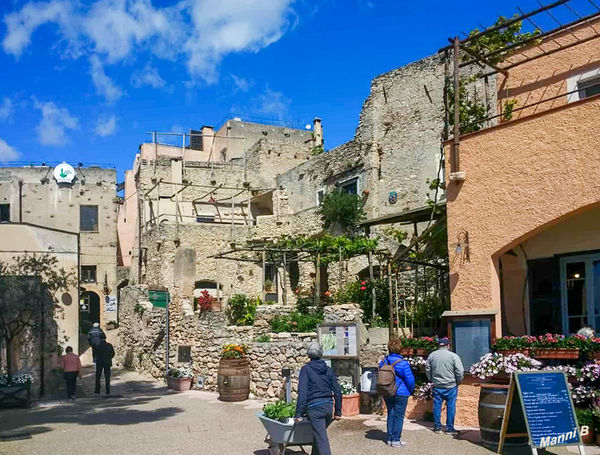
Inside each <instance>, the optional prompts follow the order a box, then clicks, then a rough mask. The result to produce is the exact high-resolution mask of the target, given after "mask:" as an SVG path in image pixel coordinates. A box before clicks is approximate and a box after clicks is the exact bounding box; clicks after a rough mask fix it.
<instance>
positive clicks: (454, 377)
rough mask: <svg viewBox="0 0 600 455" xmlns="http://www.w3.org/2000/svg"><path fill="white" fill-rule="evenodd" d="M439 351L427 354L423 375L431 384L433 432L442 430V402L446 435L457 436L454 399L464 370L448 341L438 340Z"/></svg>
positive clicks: (446, 339) (445, 339) (444, 339)
mask: <svg viewBox="0 0 600 455" xmlns="http://www.w3.org/2000/svg"><path fill="white" fill-rule="evenodd" d="M438 345H439V349H437V350H435V351H433V352H432V353H431V354H429V357H428V358H427V364H426V365H425V374H426V375H427V379H428V380H429V382H432V383H433V423H434V426H433V431H434V432H436V433H439V432H440V430H441V429H442V401H445V402H446V411H447V414H446V431H445V433H446V434H450V435H457V434H458V431H456V430H455V429H454V416H455V415H456V397H457V396H458V385H459V384H460V383H461V382H462V380H463V375H464V372H465V370H464V368H463V365H462V362H461V361H460V357H459V356H457V355H456V354H455V353H454V352H452V351H451V350H450V340H448V338H446V337H444V338H440V339H439V340H438Z"/></svg>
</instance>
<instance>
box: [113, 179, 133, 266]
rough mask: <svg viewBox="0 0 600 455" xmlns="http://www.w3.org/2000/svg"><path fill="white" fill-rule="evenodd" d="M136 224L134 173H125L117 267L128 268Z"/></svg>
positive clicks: (118, 223) (118, 226)
mask: <svg viewBox="0 0 600 455" xmlns="http://www.w3.org/2000/svg"><path fill="white" fill-rule="evenodd" d="M136 223H137V197H136V187H135V174H134V171H132V170H129V171H125V189H124V197H123V204H122V205H121V207H120V209H119V218H118V222H117V233H118V235H119V257H118V258H117V259H118V265H119V266H125V267H129V266H130V265H131V256H132V254H133V242H134V240H135V230H136Z"/></svg>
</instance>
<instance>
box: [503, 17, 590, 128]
mask: <svg viewBox="0 0 600 455" xmlns="http://www.w3.org/2000/svg"><path fill="white" fill-rule="evenodd" d="M599 26H600V18H596V19H594V20H593V21H591V22H589V23H587V24H586V23H584V24H580V25H577V26H576V27H572V28H570V29H568V30H565V31H562V32H560V33H554V34H552V35H550V36H549V37H547V38H545V39H544V40H543V41H542V42H541V43H539V46H532V47H529V48H528V49H526V50H524V51H522V52H517V53H515V54H513V55H511V56H510V57H508V58H507V59H506V60H505V61H504V62H503V63H502V64H501V65H500V66H507V65H510V64H512V63H517V62H519V61H523V60H524V59H525V58H530V57H533V56H536V55H540V54H541V49H543V50H544V51H551V50H552V49H557V48H558V47H559V45H560V46H568V45H570V44H573V43H574V42H576V41H577V40H585V39H590V38H591V37H592V36H594V35H596V34H597V33H598V32H597V31H596V30H598V27H599ZM594 28H595V29H596V30H594ZM599 56H600V38H594V39H590V40H589V41H586V42H584V43H582V44H578V45H575V46H572V47H570V48H568V49H566V50H563V51H558V52H555V53H553V54H550V55H546V56H543V57H540V58H538V59H535V60H532V61H530V62H527V63H523V64H521V65H518V66H515V67H514V68H511V69H510V70H509V71H508V78H506V77H505V76H503V75H502V74H499V76H498V107H499V113H501V112H502V109H503V107H504V105H505V102H506V101H507V100H512V99H516V100H517V101H518V103H517V105H516V106H515V108H519V107H523V106H526V105H529V104H532V103H535V102H538V101H541V100H542V99H548V98H552V97H555V96H557V95H561V94H565V96H564V97H559V98H557V99H555V100H552V101H547V102H544V103H541V104H538V105H537V106H533V107H531V108H527V109H523V110H522V111H517V112H515V113H514V116H513V119H517V118H521V117H525V116H527V115H530V114H533V113H539V112H542V111H546V110H549V109H552V108H555V107H558V106H562V105H564V104H566V103H567V95H566V93H567V92H568V91H570V90H567V85H568V84H567V80H568V79H569V78H577V76H578V75H581V74H583V73H586V72H588V71H590V70H594V69H598V68H600V61H599Z"/></svg>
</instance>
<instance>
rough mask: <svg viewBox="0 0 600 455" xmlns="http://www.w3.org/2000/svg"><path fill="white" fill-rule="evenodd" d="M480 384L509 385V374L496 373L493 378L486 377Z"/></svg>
mask: <svg viewBox="0 0 600 455" xmlns="http://www.w3.org/2000/svg"><path fill="white" fill-rule="evenodd" d="M482 382H484V383H486V384H510V374H509V373H498V374H495V375H493V376H488V377H487V378H485V379H483V380H482Z"/></svg>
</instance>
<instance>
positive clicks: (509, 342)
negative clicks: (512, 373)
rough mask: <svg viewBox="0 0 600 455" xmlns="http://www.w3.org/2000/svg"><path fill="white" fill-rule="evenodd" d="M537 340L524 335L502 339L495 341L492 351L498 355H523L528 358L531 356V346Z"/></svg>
mask: <svg viewBox="0 0 600 455" xmlns="http://www.w3.org/2000/svg"><path fill="white" fill-rule="evenodd" d="M536 340H537V338H536V337H533V336H529V335H524V336H520V337H502V338H498V339H496V340H494V342H493V343H492V349H493V350H494V351H495V352H497V353H498V354H502V355H511V354H517V353H521V354H524V355H526V356H527V357H530V356H531V345H532V344H533V343H534V342H535V341H536Z"/></svg>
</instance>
